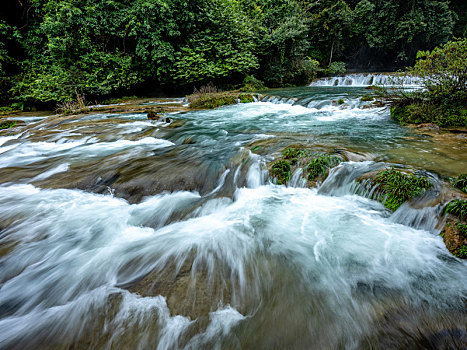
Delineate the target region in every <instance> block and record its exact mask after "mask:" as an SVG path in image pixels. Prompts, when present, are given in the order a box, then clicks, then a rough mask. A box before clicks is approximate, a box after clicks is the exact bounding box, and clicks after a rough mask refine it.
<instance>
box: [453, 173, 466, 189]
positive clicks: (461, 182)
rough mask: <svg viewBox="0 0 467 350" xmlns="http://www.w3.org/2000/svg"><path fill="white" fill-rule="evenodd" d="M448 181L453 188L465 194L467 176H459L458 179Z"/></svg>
mask: <svg viewBox="0 0 467 350" xmlns="http://www.w3.org/2000/svg"><path fill="white" fill-rule="evenodd" d="M450 180H451V183H452V185H453V186H454V187H456V188H458V189H460V190H461V191H463V192H465V193H467V174H461V175H459V176H458V177H453V178H451V179H450Z"/></svg>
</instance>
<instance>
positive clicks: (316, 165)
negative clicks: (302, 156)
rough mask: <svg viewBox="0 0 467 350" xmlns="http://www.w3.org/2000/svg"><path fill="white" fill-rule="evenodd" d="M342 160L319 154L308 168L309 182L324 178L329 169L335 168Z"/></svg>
mask: <svg viewBox="0 0 467 350" xmlns="http://www.w3.org/2000/svg"><path fill="white" fill-rule="evenodd" d="M340 162H342V159H341V158H340V157H338V156H333V155H327V154H319V155H316V156H314V157H313V159H312V160H311V162H310V163H309V164H308V166H307V167H306V170H307V172H308V180H310V181H313V180H315V179H316V178H317V177H319V176H324V175H325V174H326V172H327V171H328V169H330V168H332V167H335V166H336V165H338V164H339V163H340Z"/></svg>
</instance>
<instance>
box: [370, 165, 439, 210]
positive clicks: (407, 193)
mask: <svg viewBox="0 0 467 350" xmlns="http://www.w3.org/2000/svg"><path fill="white" fill-rule="evenodd" d="M372 183H373V185H374V186H376V187H377V191H376V193H378V194H379V195H383V198H384V199H383V204H384V206H385V207H386V208H388V209H389V210H392V211H396V210H397V209H398V208H399V207H400V206H401V205H402V204H403V203H404V202H406V201H409V200H412V199H413V198H415V197H418V196H420V195H421V194H423V193H425V192H426V191H427V190H428V189H429V188H431V187H432V184H431V182H430V180H429V179H428V178H427V177H425V176H418V175H414V174H407V173H404V172H402V171H400V170H396V169H394V168H390V169H385V170H381V171H379V172H378V173H377V174H376V176H375V177H374V179H373V180H372Z"/></svg>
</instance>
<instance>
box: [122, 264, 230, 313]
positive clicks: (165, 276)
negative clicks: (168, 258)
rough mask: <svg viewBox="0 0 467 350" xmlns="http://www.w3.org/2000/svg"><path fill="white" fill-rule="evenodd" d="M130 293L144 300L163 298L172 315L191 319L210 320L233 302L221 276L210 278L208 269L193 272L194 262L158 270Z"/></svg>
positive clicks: (146, 277)
mask: <svg viewBox="0 0 467 350" xmlns="http://www.w3.org/2000/svg"><path fill="white" fill-rule="evenodd" d="M129 290H130V291H131V292H132V293H137V294H139V295H141V296H144V297H154V296H157V295H163V296H165V297H166V298H167V306H168V307H169V309H170V312H171V314H172V315H183V316H188V317H190V318H191V319H197V318H198V317H200V316H207V315H208V314H209V312H210V311H214V310H216V309H217V308H218V307H219V305H226V304H229V303H230V302H231V291H230V287H229V286H228V285H227V283H226V281H224V280H223V279H222V276H221V274H219V273H214V274H213V275H211V276H208V270H207V268H205V267H201V268H200V267H199V266H198V267H196V268H194V265H193V261H192V259H187V260H185V262H184V263H183V264H182V266H180V267H177V264H176V263H175V262H171V263H169V264H168V265H167V266H164V268H160V269H155V270H153V271H152V272H150V273H149V274H148V275H146V276H145V277H144V278H143V279H142V280H141V281H139V282H138V283H136V284H135V285H134V286H132V287H130V288H129Z"/></svg>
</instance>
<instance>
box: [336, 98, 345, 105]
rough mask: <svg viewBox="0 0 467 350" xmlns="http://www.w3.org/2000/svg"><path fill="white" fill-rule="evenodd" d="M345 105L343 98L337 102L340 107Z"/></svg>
mask: <svg viewBox="0 0 467 350" xmlns="http://www.w3.org/2000/svg"><path fill="white" fill-rule="evenodd" d="M344 103H345V101H344V99H343V98H340V99H338V100H337V104H338V105H339V106H340V105H343V104H344Z"/></svg>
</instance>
